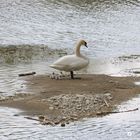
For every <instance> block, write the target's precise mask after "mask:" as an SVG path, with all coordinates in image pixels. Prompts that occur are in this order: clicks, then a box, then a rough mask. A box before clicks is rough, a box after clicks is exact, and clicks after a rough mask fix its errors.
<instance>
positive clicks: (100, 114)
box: [96, 108, 139, 116]
mask: <svg viewBox="0 0 140 140" xmlns="http://www.w3.org/2000/svg"><path fill="white" fill-rule="evenodd" d="M137 110H139V109H138V108H135V109H131V110H125V111H114V112H110V111H107V112H97V114H96V115H98V116H102V115H107V114H113V113H125V112H132V111H137Z"/></svg>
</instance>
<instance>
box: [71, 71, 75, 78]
mask: <svg viewBox="0 0 140 140" xmlns="http://www.w3.org/2000/svg"><path fill="white" fill-rule="evenodd" d="M70 76H71V79H74V76H73V71H70Z"/></svg>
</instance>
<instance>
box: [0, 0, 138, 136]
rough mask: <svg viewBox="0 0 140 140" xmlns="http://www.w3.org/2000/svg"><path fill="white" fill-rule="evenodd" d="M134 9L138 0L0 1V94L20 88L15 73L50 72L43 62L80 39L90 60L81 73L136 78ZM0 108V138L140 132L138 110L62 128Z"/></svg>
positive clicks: (50, 60)
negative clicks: (40, 123)
mask: <svg viewBox="0 0 140 140" xmlns="http://www.w3.org/2000/svg"><path fill="white" fill-rule="evenodd" d="M139 13H140V0H1V1H0V95H1V96H9V95H13V94H15V93H21V92H24V91H25V89H26V87H25V84H24V81H22V80H21V79H20V78H19V77H18V74H19V73H25V72H31V71H36V72H37V74H48V73H51V72H52V71H53V69H50V68H49V67H48V65H49V64H51V63H52V62H53V61H54V60H56V59H57V58H58V57H59V56H61V55H63V53H62V54H61V52H62V51H61V50H60V49H64V52H67V53H68V54H71V53H72V52H73V47H74V46H75V44H76V42H77V40H79V39H81V38H82V39H85V40H86V41H87V43H88V46H89V48H88V49H86V48H82V49H81V50H82V52H83V53H84V54H85V55H87V56H88V57H89V58H90V65H89V67H88V68H87V69H86V70H84V71H81V72H82V73H96V74H108V75H113V76H128V75H131V76H135V75H137V76H139V72H140V53H139V52H140V14H139ZM35 46H36V47H35ZM42 46H43V49H40V48H42ZM46 46H48V48H47V47H46ZM9 48H11V49H9ZM45 48H47V49H45ZM48 51H50V52H51V53H49V55H48ZM136 73H137V74H136ZM136 100H139V98H138V99H136ZM137 103H138V101H135V100H134V101H132V104H136V105H138V104H137ZM130 104H131V103H130ZM0 112H1V113H0V116H2V117H1V118H2V121H1V122H0V131H1V132H2V133H1V132H0V136H1V139H27V138H30V139H35V138H36V139H80V138H82V139H85V138H87V139H95V137H97V139H99V138H100V139H107V138H109V137H110V139H113V138H116V137H119V136H120V138H121V137H123V139H124V138H126V139H132V138H136V137H139V136H140V134H139V132H138V128H139V124H138V122H139V121H140V119H139V117H138V115H139V114H140V113H139V111H137V112H136V113H134V115H133V113H128V114H129V115H126V116H125V114H123V115H122V116H120V115H117V114H115V115H109V116H106V117H103V118H99V119H96V118H95V119H93V120H87V121H85V122H79V123H78V124H77V123H76V124H72V125H69V126H68V127H67V128H59V127H52V128H46V126H40V125H38V124H37V123H36V122H32V121H29V120H25V119H24V118H22V117H20V118H19V119H18V117H15V116H13V114H14V113H16V112H20V111H18V110H15V109H9V108H7V109H6V108H0ZM126 114H127V113H126ZM7 116H8V117H7ZM124 117H125V121H124ZM11 119H12V120H13V121H12V122H11V121H10V120H11ZM112 120H114V121H112ZM116 120H117V121H116ZM5 122H6V123H5ZM22 124H25V126H22ZM106 124H107V126H106ZM93 126H95V127H93ZM74 132H76V133H74ZM129 132H130V133H129ZM33 134H34V135H35V136H33ZM52 134H53V135H52ZM119 134H121V135H119ZM127 135H132V136H133V137H129V136H127ZM46 137H47V138H46Z"/></svg>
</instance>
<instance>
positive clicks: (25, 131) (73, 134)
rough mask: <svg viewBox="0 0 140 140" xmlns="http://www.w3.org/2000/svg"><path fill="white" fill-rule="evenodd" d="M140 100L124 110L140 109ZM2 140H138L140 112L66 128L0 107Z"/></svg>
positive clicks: (131, 102) (76, 124) (73, 124)
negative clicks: (43, 123)
mask: <svg viewBox="0 0 140 140" xmlns="http://www.w3.org/2000/svg"><path fill="white" fill-rule="evenodd" d="M139 102H140V98H135V99H133V100H132V101H129V102H127V103H123V104H122V105H120V106H119V108H120V110H127V109H128V110H129V109H134V108H137V107H138V108H140V104H139ZM0 112H1V113H0V118H1V121H0V134H1V135H0V139H2V140H7V139H8V140H11V139H22V140H26V139H31V140H32V139H35V140H38V139H40V140H46V139H47V140H49V139H51V140H81V139H87V140H91V139H94V140H99V139H104V140H106V139H107V140H112V139H119V140H121V139H123V140H124V139H126V140H132V139H134V140H138V139H139V137H140V132H139V128H140V117H139V114H140V110H138V111H135V112H127V113H118V114H110V115H108V116H105V117H101V118H93V119H84V120H83V121H81V122H75V123H72V124H70V125H67V126H66V127H64V128H63V127H60V126H55V127H52V126H42V125H40V124H38V122H36V121H31V120H27V119H25V118H23V116H15V114H19V113H20V111H19V110H16V109H10V108H0Z"/></svg>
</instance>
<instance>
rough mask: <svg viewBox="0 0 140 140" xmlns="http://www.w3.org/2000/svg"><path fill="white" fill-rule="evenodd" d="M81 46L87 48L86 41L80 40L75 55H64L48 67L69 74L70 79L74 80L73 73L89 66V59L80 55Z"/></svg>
mask: <svg viewBox="0 0 140 140" xmlns="http://www.w3.org/2000/svg"><path fill="white" fill-rule="evenodd" d="M82 45H84V46H86V47H87V43H86V41H84V40H80V41H79V42H78V44H77V46H76V49H75V54H73V55H66V56H63V57H61V58H59V59H58V60H57V61H56V62H54V63H53V64H52V65H50V67H52V68H54V69H57V70H62V71H66V72H70V74H71V79H74V76H73V71H77V70H80V69H82V68H84V67H86V66H87V65H88V64H89V59H88V58H87V57H85V56H83V55H82V54H81V53H80V48H81V46H82Z"/></svg>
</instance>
